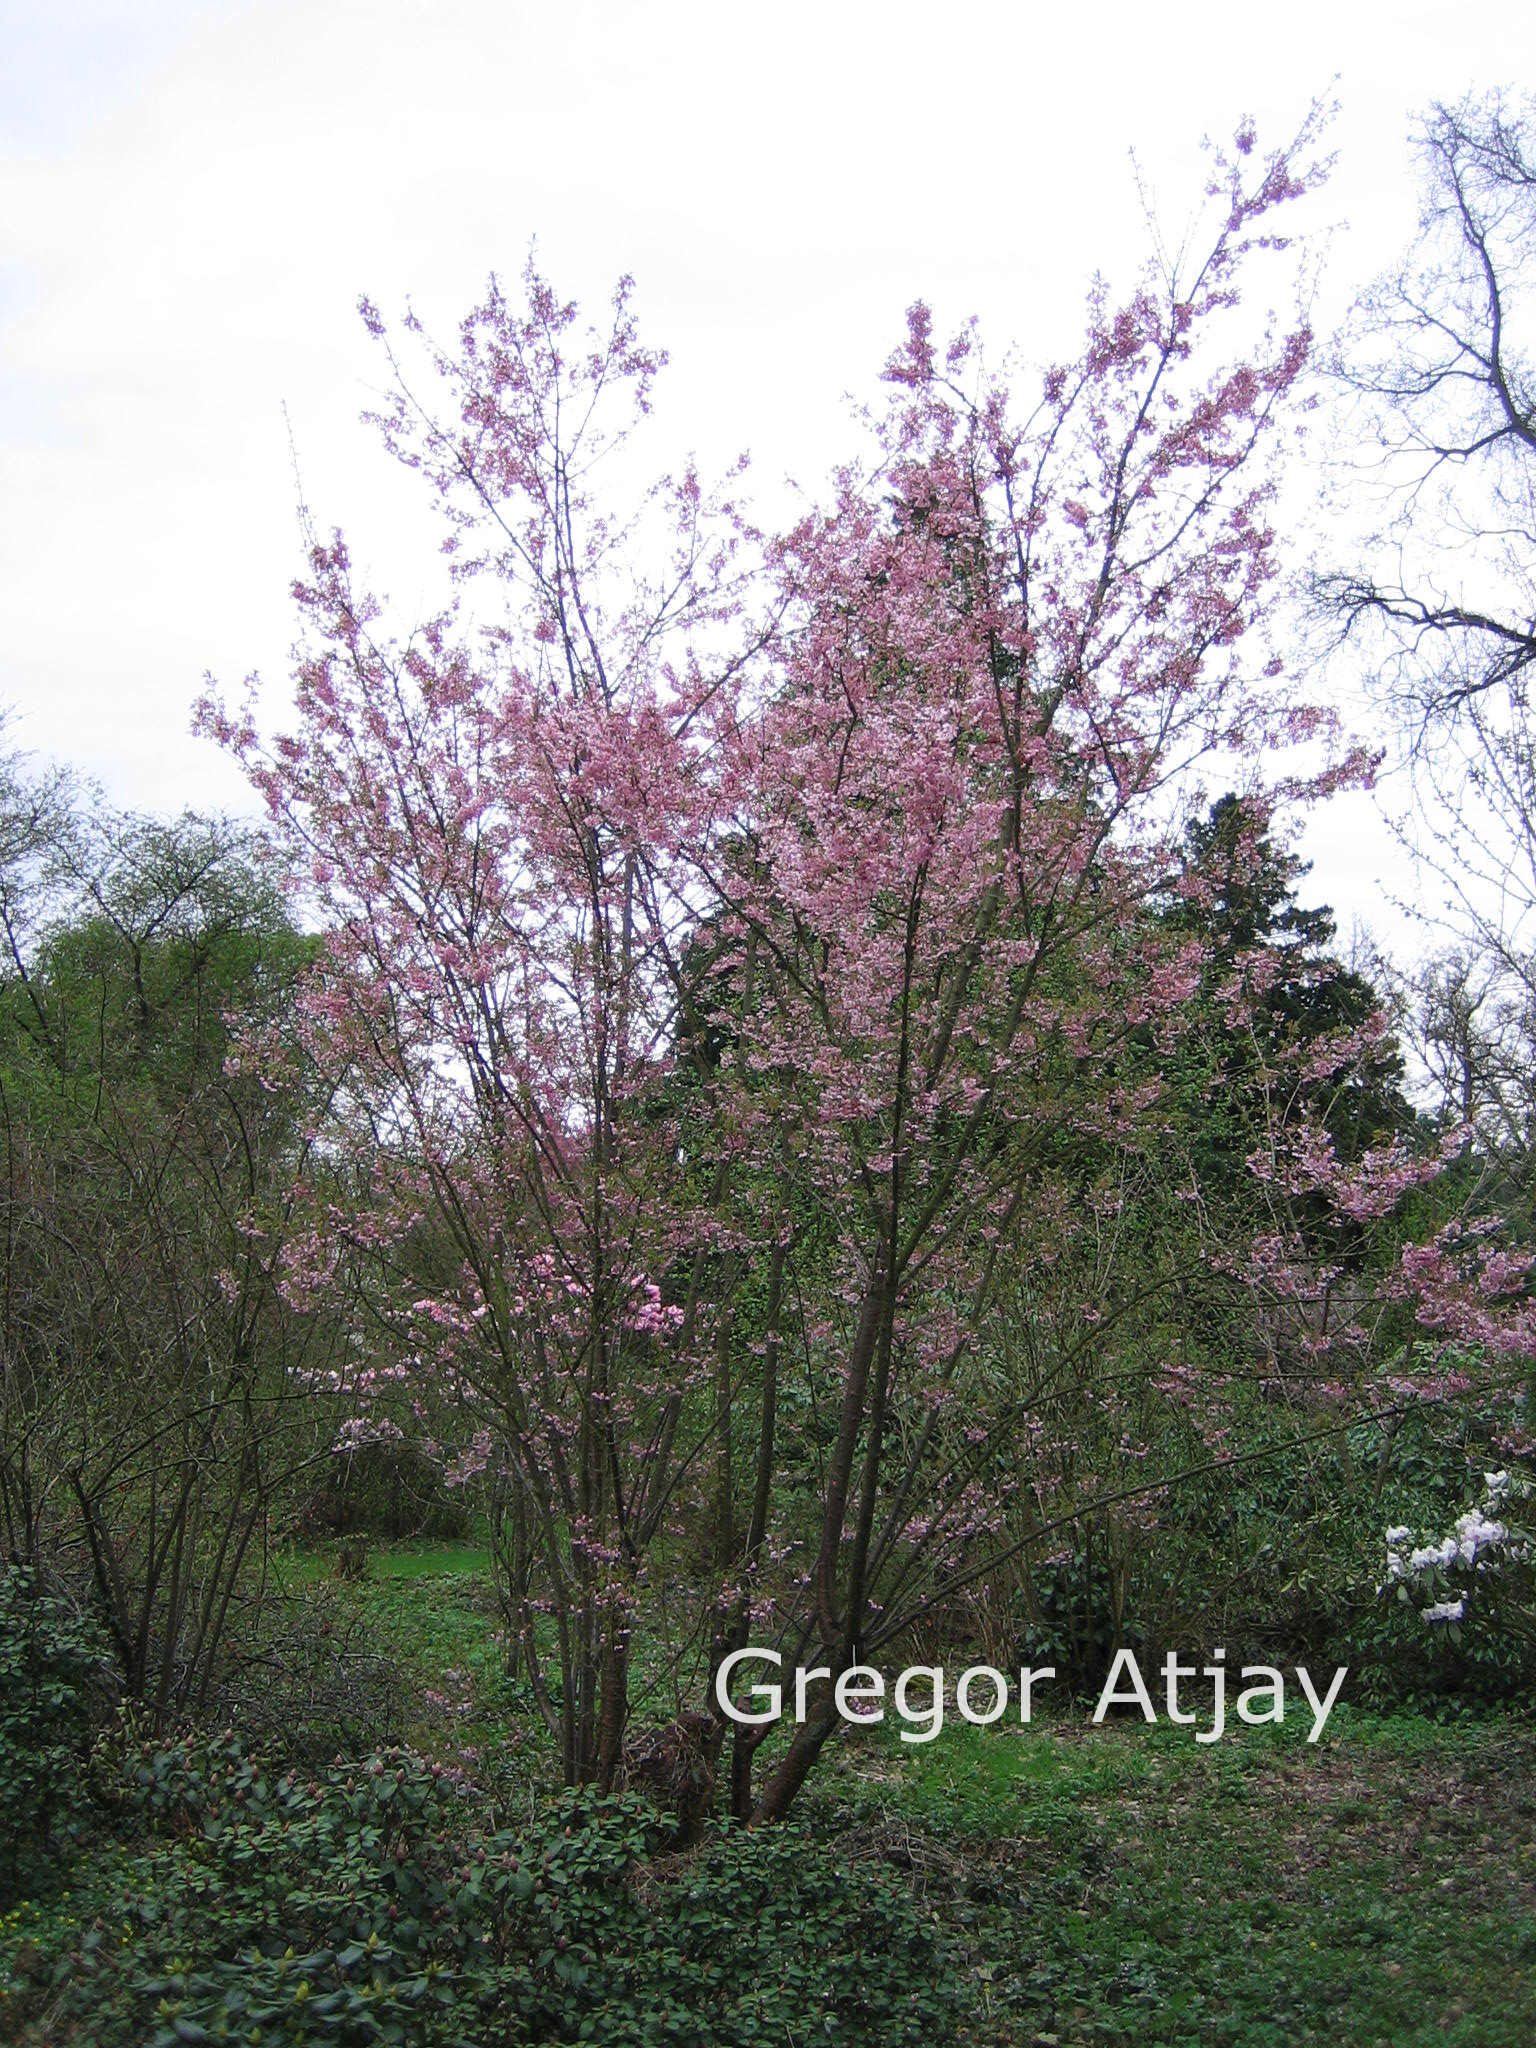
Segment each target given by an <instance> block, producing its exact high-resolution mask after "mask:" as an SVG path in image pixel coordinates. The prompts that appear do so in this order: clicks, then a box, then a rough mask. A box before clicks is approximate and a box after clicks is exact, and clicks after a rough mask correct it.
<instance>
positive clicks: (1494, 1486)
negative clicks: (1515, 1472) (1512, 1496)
mask: <svg viewBox="0 0 1536 2048" xmlns="http://www.w3.org/2000/svg"><path fill="white" fill-rule="evenodd" d="M1483 1485H1484V1486H1485V1487H1486V1488H1487V1489H1488V1505H1489V1506H1490V1507H1497V1506H1498V1504H1499V1502H1500V1501H1501V1500H1502V1499H1503V1498H1504V1496H1505V1494H1506V1493H1508V1491H1509V1474H1508V1473H1507V1472H1485V1473H1484V1474H1483Z"/></svg>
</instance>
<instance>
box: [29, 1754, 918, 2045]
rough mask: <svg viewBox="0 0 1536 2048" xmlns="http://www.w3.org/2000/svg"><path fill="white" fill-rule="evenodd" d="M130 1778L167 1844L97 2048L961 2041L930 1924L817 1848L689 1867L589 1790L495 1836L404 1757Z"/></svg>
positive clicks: (122, 1940) (762, 1840) (732, 1839)
mask: <svg viewBox="0 0 1536 2048" xmlns="http://www.w3.org/2000/svg"><path fill="white" fill-rule="evenodd" d="M130 1773H131V1781H132V1783H131V1791H132V1797H133V1799H134V1800H135V1801H136V1803H137V1804H138V1806H139V1807H140V1809H141V1810H142V1812H143V1813H144V1815H145V1817H146V1820H147V1821H148V1822H149V1824H150V1825H151V1828H152V1829H153V1839H152V1840H151V1842H150V1843H149V1845H148V1846H147V1847H146V1849H145V1850H144V1851H143V1853H142V1854H141V1855H139V1856H138V1857H137V1858H135V1859H133V1860H132V1861H130V1862H129V1863H127V1864H126V1865H125V1866H124V1875H123V1878H122V1880H121V1882H120V1884H119V1886H118V1887H117V1894H116V1895H115V1896H114V1897H113V1898H112V1899H111V1900H110V1901H109V1902H108V1906H107V1910H106V1911H104V1912H103V1913H102V1914H100V1915H99V1917H98V1922H97V1925H96V1926H95V1927H94V1928H93V1929H92V1930H91V1932H90V1933H89V1934H87V1935H86V1937H85V1938H84V1940H83V1941H82V1942H81V1943H80V1945H79V1948H78V1950H77V1953H76V1955H75V1957H74V1958H73V1962H72V1967H71V1971H70V1980H69V1983H68V1987H67V1990H66V2002H67V2005H68V2008H69V2009H70V2010H71V2011H72V2013H73V2014H74V2015H75V2016H76V2017H77V2018H78V2019H79V2020H81V2021H82V2022H83V2023H87V2024H88V2025H89V2027H90V2031H91V2038H92V2040H93V2041H95V2042H97V2043H99V2044H101V2048H112V2044H117V2043H122V2044H124V2048H126V2044H128V2043H130V2042H132V2043H135V2044H137V2043H139V2042H142V2041H148V2042H149V2043H150V2044H151V2048H173V2044H175V2043H181V2042H197V2041H212V2040H221V2039H229V2040H235V2039H239V2040H242V2041H247V2042H262V2043H275V2042H285V2043H315V2044H319V2043H326V2044H335V2048H348V2044H352V2043H364V2042H368V2043H386V2042H397V2043H401V2044H405V2043H410V2044H412V2048H415V2044H422V2048H430V2044H436V2043H443V2044H447V2043H450V2042H454V2043H458V2042H464V2041H481V2040H483V2041H495V2042H497V2043H498V2044H501V2043H508V2044H512V2043H530V2044H531V2043H554V2042H578V2041H600V2042H603V2043H608V2044H613V2048H627V2044H633V2048H642V2044H650V2043H653V2042H655V2043H660V2042H663V2041H665V2042H667V2043H669V2044H681V2048H689V2044H692V2048H732V2044H737V2043H740V2044H742V2048H746V2044H747V2043H757V2042H761V2041H765V2040H771V2041H775V2042H784V2043H793V2042H807V2043H808V2042H812V2041H814V2042H817V2043H833V2044H847V2048H854V2044H861V2043H870V2044H874V2043H881V2044H887V2043H889V2044H901V2043H905V2042H913V2043H916V2042H918V2041H925V2042H926V2041H934V2040H943V2039H945V2038H948V2032H949V2025H950V2016H951V2013H952V2010H953V2003H954V2001H953V1994H952V1992H951V1991H950V1990H949V1989H948V1988H947V1984H946V1958H945V1954H944V1952H943V1950H942V1948H941V1946H940V1941H939V1937H938V1934H937V1932H936V1930H935V1929H934V1927H933V1925H932V1923H931V1921H929V1920H927V1919H925V1918H924V1917H923V1915H922V1914H921V1913H920V1911H919V1909H918V1907H917V1905H916V1903H915V1902H914V1900H913V1899H912V1898H911V1896H910V1894H909V1893H907V1892H906V1891H905V1890H903V1889H902V1888H901V1887H900V1885H899V1883H898V1882H897V1881H896V1880H894V1879H892V1878H890V1877H889V1876H887V1875H886V1874H885V1873H881V1872H875V1871H872V1870H870V1869H868V1868H867V1867H858V1868H855V1869H851V1870H850V1869H845V1868H843V1867H841V1866H840V1865H839V1864H838V1862H837V1860H836V1858H835V1856H834V1855H833V1853H832V1852H831V1850H830V1849H828V1848H827V1847H826V1846H825V1845H822V1844H819V1843H817V1842H815V1841H814V1840H812V1839H811V1838H809V1837H808V1836H805V1835H803V1834H800V1833H792V1832H790V1831H788V1830H781V1829H770V1830H767V1831H764V1832H759V1833H749V1832H746V1831H743V1830H739V1829H735V1828H729V1829H726V1830H724V1831H722V1832H720V1833H718V1834H716V1835H715V1836H714V1837H713V1838H711V1839H710V1840H709V1842H708V1843H707V1844H706V1846H705V1847H703V1848H702V1849H701V1850H700V1851H699V1852H698V1853H696V1854H694V1855H692V1856H676V1855H669V1854H668V1850H669V1848H670V1847H671V1843H672V1833H673V1831H672V1827H671V1824H670V1823H668V1822H667V1821H665V1820H664V1819H663V1818H662V1817H661V1816H660V1815H659V1814H658V1813H657V1812H656V1810H655V1809H654V1808H653V1807H650V1806H648V1805H647V1804H645V1803H644V1802H642V1801H640V1800H638V1799H636V1798H634V1797H633V1796H632V1795H625V1796H623V1797H619V1798H609V1799H601V1798H596V1797H593V1796H590V1795H587V1794H581V1793H569V1794H566V1795H565V1796H564V1797H563V1798H562V1799H561V1800H560V1801H559V1802H557V1803H555V1804H553V1805H551V1806H550V1807H548V1808H546V1809H545V1810H544V1811H543V1812H542V1813H541V1814H540V1815H538V1816H537V1817H535V1818H534V1819H533V1820H532V1821H531V1822H530V1824H529V1825H528V1826H527V1827H526V1828H524V1829H521V1830H519V1831H517V1832H510V1831H507V1830H504V1829H502V1830H495V1829H491V1828H489V1827H488V1826H486V1825H485V1823H486V1822H487V1820H488V1818H489V1817H488V1816H487V1814H486V1813H485V1811H484V1809H483V1807H482V1805H481V1803H480V1802H479V1800H478V1799H477V1798H476V1797H474V1796H473V1795H471V1794H470V1793H469V1792H468V1790H467V1789H466V1788H465V1787H464V1786H463V1785H462V1784H461V1783H459V1782H457V1774H455V1773H452V1772H448V1771H445V1770H444V1769H443V1768H442V1767H441V1766H439V1765H429V1764H427V1763H426V1762H425V1761H424V1760H423V1759H421V1758H420V1757H418V1756H416V1755H414V1754H412V1753H410V1752H408V1751H405V1750H386V1751H380V1752H378V1753H376V1754H375V1755H374V1756H373V1757H371V1758H370V1759H369V1760H368V1761H367V1762H366V1763H365V1764H360V1765H356V1766H353V1767H348V1766H347V1765H345V1764H340V1763H338V1764H335V1765H332V1766H331V1767H330V1768H329V1769H327V1770H326V1771H324V1772H322V1773H320V1774H318V1775H317V1776H313V1777H308V1778H306V1777H304V1776H303V1775H302V1774H301V1773H300V1772H298V1771H295V1770H289V1771H287V1772H285V1773H283V1774H281V1775H279V1774H276V1773H274V1772H271V1771H269V1770H268V1769H267V1768H266V1767H265V1766H264V1764H263V1763H262V1761H261V1759H260V1757H259V1756H253V1755H251V1754H249V1753H247V1752H246V1751H245V1750H244V1749H243V1748H242V1747H241V1745H239V1744H238V1743H237V1742H236V1741H235V1740H234V1738H233V1737H232V1736H226V1737H225V1738H223V1739H222V1740H221V1741H219V1742H217V1743H214V1744H211V1745H209V1744H198V1743H195V1742H192V1741H190V1740H188V1741H183V1742H180V1743H175V1744H168V1743H167V1744H160V1745H158V1746H150V1747H147V1748H145V1749H144V1750H142V1751H141V1752H139V1753H138V1755H137V1756H136V1757H134V1758H133V1760H132V1762H131V1766H130Z"/></svg>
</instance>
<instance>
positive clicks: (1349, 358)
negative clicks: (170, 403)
mask: <svg viewBox="0 0 1536 2048" xmlns="http://www.w3.org/2000/svg"><path fill="white" fill-rule="evenodd" d="M1416 150H1417V157H1418V163H1419V173H1420V190H1421V209H1420V218H1419V232H1418V235H1417V238H1416V240H1415V241H1414V243H1413V246H1412V247H1411V249H1410V250H1409V251H1408V253H1407V255H1406V257H1405V258H1404V261H1403V262H1402V264H1401V265H1400V266H1399V268H1398V269H1397V270H1395V271H1394V272H1392V273H1391V274H1390V275H1389V276H1387V277H1386V278H1384V279H1383V280H1382V281H1381V282H1380V283H1379V284H1378V285H1377V286H1376V287H1375V288H1374V289H1373V290H1372V291H1371V292H1369V293H1368V294H1367V295H1366V296H1365V297H1364V298H1363V299H1362V300H1361V302H1360V304H1359V306H1358V308H1357V310H1356V313H1355V315H1354V318H1353V321H1352V323H1351V325H1350V327H1349V329H1348V331H1347V333H1346V336H1345V340H1344V345H1343V348H1342V351H1341V355H1340V359H1339V362H1338V366H1337V367H1338V370H1339V374H1340V376H1341V378H1342V379H1343V382H1344V386H1345V388H1346V389H1347V390H1348V391H1349V392H1350V393H1351V394H1352V395H1353V398H1354V401H1355V403H1354V406H1353V407H1352V409H1351V413H1350V435H1351V440H1352V444H1353V445H1354V446H1355V447H1356V448H1359V447H1361V446H1362V445H1363V446H1364V447H1365V448H1367V449H1368V450H1369V451H1370V453H1368V454H1366V455H1364V456H1357V457H1355V458H1354V459H1353V460H1352V461H1351V463H1350V465H1349V467H1348V468H1347V470H1346V472H1345V481H1346V483H1347V487H1348V488H1349V490H1350V493H1351V497H1352V500H1354V501H1356V502H1358V500H1359V499H1360V496H1361V487H1362V484H1364V486H1365V487H1366V488H1367V489H1371V490H1373V491H1374V492H1375V494H1376V496H1377V498H1378V501H1379V502H1381V503H1382V504H1383V505H1384V507H1385V510H1386V513H1387V518H1386V523H1385V524H1384V526H1383V527H1382V529H1381V531H1380V532H1379V533H1378V534H1377V535H1375V536H1372V537H1369V538H1368V539H1367V541H1366V543H1365V545H1364V546H1363V547H1362V548H1361V550H1360V553H1361V557H1362V559H1361V560H1360V562H1359V565H1358V566H1350V567H1347V568H1335V569H1331V570H1329V571H1327V572H1326V573H1323V574H1320V575H1319V576H1318V577H1317V578H1316V579H1315V582H1314V586H1313V595H1314V599H1315V602H1316V604H1317V607H1318V609H1319V611H1320V613H1321V616H1322V617H1323V618H1324V619H1325V620H1326V621H1327V622H1328V623H1329V625H1330V626H1331V627H1332V628H1333V630H1334V631H1335V632H1336V633H1337V634H1338V635H1339V636H1340V637H1341V638H1342V639H1344V640H1346V641H1349V642H1351V643H1353V644H1354V645H1356V646H1358V648H1359V649H1360V652H1361V654H1362V656H1363V657H1364V659H1365V660H1366V661H1367V663H1368V664H1369V665H1370V667H1371V669H1372V670H1373V671H1374V672H1375V674H1376V676H1377V678H1378V684H1377V687H1378V691H1379V695H1380V697H1381V699H1382V701H1383V702H1384V704H1385V705H1386V707H1387V708H1388V710H1389V711H1390V713H1391V715H1392V717H1393V719H1394V721H1395V723H1396V726H1397V729H1398V731H1399V733H1400V735H1401V737H1402V740H1403V742H1404V745H1405V750H1406V754H1407V758H1408V760H1409V763H1410V765H1411V768H1412V774H1413V783H1414V788H1415V791H1416V794H1417V798H1418V802H1419V818H1418V821H1417V823H1416V825H1414V826H1413V827H1411V828H1410V827H1406V826H1405V828H1404V829H1405V837H1406V838H1407V839H1408V840H1409V843H1410V844H1411V845H1412V847H1413V850H1414V852H1415V854H1416V856H1417V857H1418V858H1419V859H1420V860H1422V861H1423V862H1424V863H1425V865H1426V868H1427V871H1428V872H1429V874H1430V875H1431V876H1432V877H1433V878H1434V880H1435V882H1436V884H1437V885H1438V886H1439V887H1441V888H1442V889H1443V891H1444V896H1445V908H1446V912H1447V915H1448V918H1449V922H1450V927H1451V929H1452V930H1453V931H1455V932H1456V933H1457V935H1458V944H1459V948H1460V952H1461V955H1462V959H1461V964H1460V966H1459V967H1458V966H1456V965H1455V964H1454V963H1452V962H1451V961H1450V960H1447V961H1446V963H1444V965H1443V966H1442V967H1440V968H1437V969H1435V970H1433V971H1432V973H1431V976H1430V983H1429V985H1428V986H1426V988H1425V989H1424V991H1422V994H1423V996H1424V998H1425V999H1426V1000H1427V1001H1428V1004H1429V1010H1430V1015H1429V1017H1428V1019H1427V1020H1426V1025H1425V1036H1426V1049H1427V1050H1429V1051H1430V1053H1431V1057H1432V1061H1433V1063H1434V1064H1435V1065H1436V1066H1437V1067H1440V1068H1442V1069H1443V1070H1444V1072H1443V1078H1444V1080H1445V1083H1446V1086H1447V1088H1448V1090H1449V1092H1450V1093H1451V1094H1453V1095H1454V1096H1456V1097H1457V1098H1458V1106H1459V1108H1460V1110H1461V1111H1462V1112H1463V1113H1464V1114H1468V1115H1470V1116H1471V1117H1472V1118H1473V1119H1474V1120H1476V1121H1478V1122H1479V1123H1480V1125H1481V1126H1482V1131H1483V1137H1484V1140H1485V1143H1486V1145H1487V1146H1488V1147H1489V1148H1491V1149H1493V1150H1496V1151H1498V1152H1499V1153H1500V1154H1501V1155H1502V1156H1503V1157H1504V1159H1505V1161H1506V1164H1507V1165H1513V1164H1514V1161H1515V1159H1516V1158H1517V1157H1518V1158H1520V1159H1527V1158H1528V1132H1527V1127H1526V1119H1525V1116H1524V1111H1523V1108H1522V1107H1521V1106H1520V1104H1519V1102H1518V1099H1517V1096H1518V1091H1516V1093H1515V1094H1514V1095H1512V1093H1511V1088H1510V1079H1509V1077H1510V1076H1511V1075H1512V1074H1516V1073H1519V1072H1523V1071H1528V1070H1529V1068H1530V1065H1531V1038H1530V1033H1529V1024H1530V1019H1531V1016H1532V998H1533V994H1536V969H1533V960H1536V754H1533V732H1532V723H1531V699H1530V688H1531V678H1532V675H1533V673H1536V574H1533V562H1536V368H1533V363H1532V357H1531V345H1532V324H1531V323H1532V314H1533V293H1536V103H1533V102H1531V101H1529V100H1521V99H1517V98H1516V97H1515V96H1514V95H1513V94H1509V95H1504V94H1492V95H1488V96H1484V97H1469V98H1468V99H1465V100H1463V101H1461V102H1459V103H1458V104H1456V105H1454V106H1446V105H1440V104H1437V105H1435V106H1434V107H1432V108H1431V110H1430V112H1429V114H1428V115H1427V116H1426V118H1425V120H1424V121H1423V123H1422V126H1421V127H1420V130H1419V133H1418V136H1417V138H1416ZM1447 1062H1448V1063H1449V1065H1448V1067H1447V1064H1446V1063H1447ZM1517 1170H1518V1171H1519V1172H1520V1174H1521V1175H1522V1176H1524V1175H1525V1173H1526V1171H1527V1168H1526V1166H1525V1165H1523V1164H1522V1165H1520V1166H1519V1167H1518V1169H1517Z"/></svg>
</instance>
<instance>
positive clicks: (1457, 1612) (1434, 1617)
mask: <svg viewBox="0 0 1536 2048" xmlns="http://www.w3.org/2000/svg"><path fill="white" fill-rule="evenodd" d="M1466 1611H1467V1596H1466V1594H1465V1593H1458V1594H1457V1595H1456V1598H1455V1599H1454V1600H1437V1601H1436V1602H1435V1604H1434V1606H1433V1607H1426V1608H1425V1610H1424V1619H1425V1620H1426V1621H1460V1619H1461V1617H1462V1616H1463V1615H1464V1614H1465V1613H1466Z"/></svg>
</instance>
